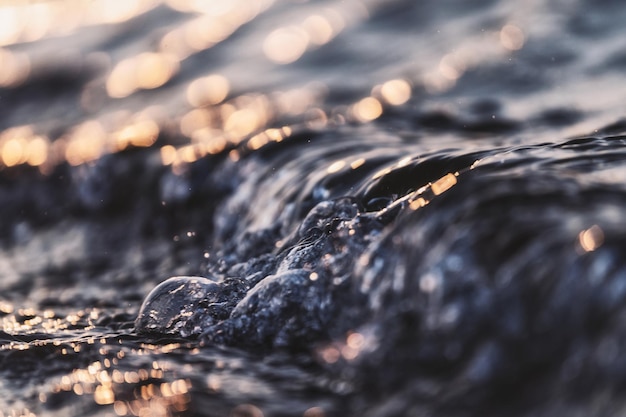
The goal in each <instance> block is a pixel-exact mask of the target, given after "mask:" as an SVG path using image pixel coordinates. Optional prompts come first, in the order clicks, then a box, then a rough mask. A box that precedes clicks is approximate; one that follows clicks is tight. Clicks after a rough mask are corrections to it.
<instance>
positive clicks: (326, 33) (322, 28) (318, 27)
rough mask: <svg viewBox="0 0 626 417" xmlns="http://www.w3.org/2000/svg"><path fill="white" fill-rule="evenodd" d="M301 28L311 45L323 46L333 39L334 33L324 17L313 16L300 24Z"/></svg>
mask: <svg viewBox="0 0 626 417" xmlns="http://www.w3.org/2000/svg"><path fill="white" fill-rule="evenodd" d="M302 28H303V29H304V30H305V31H306V33H307V35H308V36H309V40H310V41H311V43H313V44H315V45H324V44H326V43H328V42H330V40H331V39H332V38H333V36H334V31H333V26H332V24H331V22H330V21H329V20H328V19H327V18H326V17H324V16H320V15H313V16H309V17H307V18H306V19H305V20H304V22H302Z"/></svg>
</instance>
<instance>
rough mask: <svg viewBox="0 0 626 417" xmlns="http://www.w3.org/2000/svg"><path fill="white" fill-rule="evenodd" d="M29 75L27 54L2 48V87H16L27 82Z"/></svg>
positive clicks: (0, 84) (0, 75) (0, 80)
mask: <svg viewBox="0 0 626 417" xmlns="http://www.w3.org/2000/svg"><path fill="white" fill-rule="evenodd" d="M0 10H1V9H0ZM29 74H30V59H29V58H28V56H27V55H26V54H21V53H17V52H11V51H9V50H8V49H3V48H0V87H16V86H18V85H20V84H22V83H23V82H24V81H26V79H27V78H28V75H29Z"/></svg>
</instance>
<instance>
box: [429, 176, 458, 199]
mask: <svg viewBox="0 0 626 417" xmlns="http://www.w3.org/2000/svg"><path fill="white" fill-rule="evenodd" d="M456 183H457V181H456V177H455V176H454V174H447V175H444V176H443V177H441V178H439V179H438V180H437V181H435V182H434V183H433V185H432V190H433V194H435V195H440V194H443V193H444V192H446V191H448V190H449V189H450V188H452V187H453V186H454V185H455V184H456Z"/></svg>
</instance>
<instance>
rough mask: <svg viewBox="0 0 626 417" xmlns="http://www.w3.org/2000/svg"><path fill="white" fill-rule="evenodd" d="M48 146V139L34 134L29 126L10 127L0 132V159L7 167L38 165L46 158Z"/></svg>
mask: <svg viewBox="0 0 626 417" xmlns="http://www.w3.org/2000/svg"><path fill="white" fill-rule="evenodd" d="M48 146H49V141H48V139H47V138H46V137H44V136H39V135H35V134H34V132H33V129H32V127H31V126H16V127H12V128H9V129H7V130H5V131H4V132H2V133H0V161H1V162H2V164H4V166H7V167H12V166H15V165H20V164H24V163H28V164H29V165H31V166H40V165H42V164H43V163H45V162H46V160H47V158H48Z"/></svg>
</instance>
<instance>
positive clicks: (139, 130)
mask: <svg viewBox="0 0 626 417" xmlns="http://www.w3.org/2000/svg"><path fill="white" fill-rule="evenodd" d="M158 136H159V125H158V124H157V123H156V122H155V121H153V120H143V121H139V122H137V123H134V124H131V125H129V126H126V127H124V128H123V129H121V130H120V131H118V132H116V133H114V134H113V138H114V140H115V142H116V149H115V150H117V151H121V150H123V149H125V148H126V147H128V146H129V145H132V146H137V147H148V146H152V145H153V144H154V142H156V140H157V138H158Z"/></svg>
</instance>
